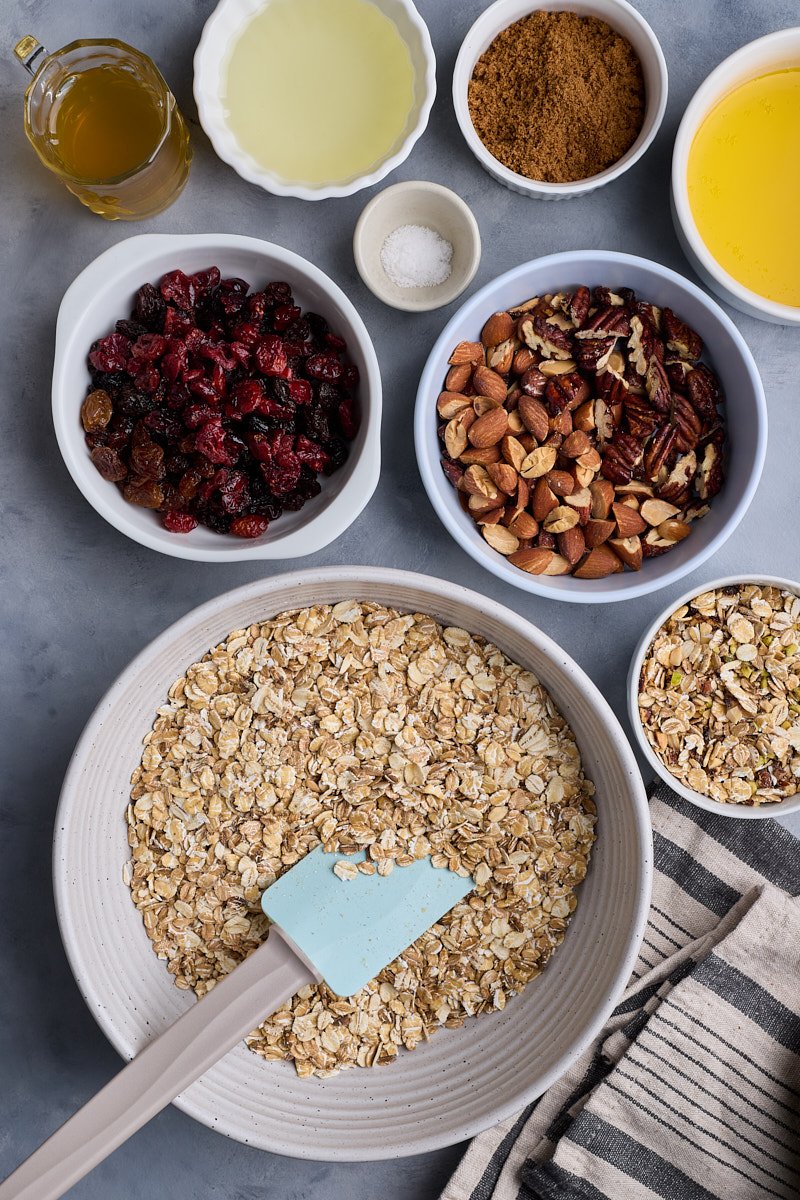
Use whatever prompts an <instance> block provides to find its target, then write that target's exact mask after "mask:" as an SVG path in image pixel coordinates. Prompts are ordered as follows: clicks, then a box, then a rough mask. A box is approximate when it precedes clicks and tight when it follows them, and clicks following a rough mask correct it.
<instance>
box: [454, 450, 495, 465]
mask: <svg viewBox="0 0 800 1200" xmlns="http://www.w3.org/2000/svg"><path fill="white" fill-rule="evenodd" d="M458 461H459V462H461V463H464V465H465V466H467V467H469V466H472V465H473V464H474V463H477V464H478V465H479V466H481V467H488V466H489V465H490V464H491V463H496V462H499V461H500V447H499V446H487V447H486V449H485V450H478V449H476V447H475V446H468V447H467V449H466V450H465V451H464V453H463V454H462V455H461V457H460V458H459V460H458Z"/></svg>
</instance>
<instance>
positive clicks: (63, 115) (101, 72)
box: [52, 66, 164, 180]
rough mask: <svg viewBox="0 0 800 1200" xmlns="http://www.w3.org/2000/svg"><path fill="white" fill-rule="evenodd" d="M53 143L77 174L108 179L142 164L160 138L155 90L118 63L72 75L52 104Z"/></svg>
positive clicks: (160, 120)
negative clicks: (60, 94) (56, 100)
mask: <svg viewBox="0 0 800 1200" xmlns="http://www.w3.org/2000/svg"><path fill="white" fill-rule="evenodd" d="M52 122H53V134H52V143H53V147H54V149H55V150H56V153H57V154H58V157H59V158H60V160H61V163H62V166H63V167H64V170H65V171H67V172H68V173H69V174H70V175H74V176H76V177H77V178H79V179H89V180H98V179H102V180H109V179H116V178H117V177H118V176H120V175H126V174H127V173H128V172H129V171H133V170H135V169H136V168H137V167H140V166H142V164H143V163H145V162H147V160H148V159H149V158H150V157H151V155H152V154H153V153H154V151H155V150H156V149H157V147H158V144H159V142H160V141H161V135H162V133H163V124H164V120H163V113H162V110H161V105H160V104H159V100H158V97H157V96H154V95H153V93H152V92H151V91H150V90H149V88H147V87H146V86H145V85H144V84H143V83H142V82H141V81H140V80H138V79H136V78H135V77H134V76H133V75H131V74H130V72H129V71H126V70H124V69H123V68H121V67H115V66H103V67H92V68H90V69H89V70H88V71H83V72H81V74H79V75H75V76H74V77H73V78H72V80H71V81H70V84H69V87H68V88H66V89H65V90H64V94H63V96H62V97H61V99H60V102H59V103H58V105H57V106H56V107H55V108H54V112H53V117H52Z"/></svg>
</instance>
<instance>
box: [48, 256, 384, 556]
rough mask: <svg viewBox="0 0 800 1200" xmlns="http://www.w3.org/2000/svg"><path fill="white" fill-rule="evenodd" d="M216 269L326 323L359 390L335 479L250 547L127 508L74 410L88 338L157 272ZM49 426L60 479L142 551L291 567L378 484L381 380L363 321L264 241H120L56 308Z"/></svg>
mask: <svg viewBox="0 0 800 1200" xmlns="http://www.w3.org/2000/svg"><path fill="white" fill-rule="evenodd" d="M212 265H214V266H217V267H219V268H220V270H221V272H222V274H223V276H225V275H238V276H240V277H241V278H243V279H246V280H247V282H248V283H250V284H251V285H253V286H254V287H263V286H264V284H265V283H268V282H270V281H274V280H286V282H287V283H288V284H290V286H291V287H292V290H293V292H294V294H295V298H296V300H297V303H298V304H300V305H301V306H302V307H303V308H306V309H308V308H311V309H313V310H314V311H316V312H319V313H321V314H322V315H323V316H324V317H327V318H328V319H329V320H330V322H331V326H332V327H333V328H334V329H335V330H336V332H337V333H340V334H341V335H342V337H343V338H345V340H346V341H347V346H348V352H349V354H350V357H351V359H352V361H353V362H354V363H355V365H356V366H357V367H358V370H359V374H360V376H361V382H360V385H359V391H358V400H359V405H360V408H361V427H360V429H359V431H358V434H357V436H356V439H355V441H354V442H353V443H352V445H351V447H350V456H349V458H348V460H347V462H346V463H345V464H344V466H343V467H342V468H341V470H340V471H337V472H336V474H335V475H332V476H331V477H330V479H324V480H323V481H322V491H321V493H320V495H319V496H315V497H314V498H313V499H312V500H309V502H308V503H307V504H305V505H304V506H303V508H302V509H301V510H300V511H299V512H294V513H290V512H287V513H284V514H283V515H282V516H281V517H280V519H279V520H277V521H275V522H274V523H273V524H272V525H270V527H269V529H268V530H267V532H266V533H265V534H263V535H262V536H261V537H260V538H253V539H252V540H251V539H249V538H237V537H233V536H231V535H229V534H219V533H213V532H212V531H211V530H210V529H206V527H205V526H203V525H198V527H197V528H196V529H193V530H192V532H191V533H170V532H169V531H168V530H166V529H164V527H163V526H162V525H161V523H160V521H159V519H158V515H157V514H156V513H154V512H151V511H150V510H149V509H145V508H138V507H137V506H136V505H135V504H128V502H127V500H125V499H124V497H123V495H122V493H121V492H120V490H119V488H118V487H117V486H116V484H114V483H108V482H107V481H106V480H105V479H103V478H102V477H101V475H100V473H99V471H97V469H96V468H95V466H94V464H93V463H92V461H91V459H90V458H89V452H88V450H87V449H86V444H85V441H84V433H83V429H82V427H81V422H80V407H81V403H82V402H83V398H84V396H85V394H86V387H87V384H88V383H89V371H88V368H87V365H86V356H87V354H88V352H89V347H90V346H91V344H92V342H93V341H95V340H96V339H97V338H100V337H103V336H104V335H105V334H107V333H109V332H111V331H112V330H113V328H114V321H115V320H117V319H118V318H119V317H127V316H128V314H129V313H130V310H131V303H132V301H133V297H134V296H135V294H136V292H137V290H138V289H139V288H140V287H141V285H142V284H143V283H153V282H155V281H156V280H158V279H160V278H161V276H162V275H164V274H165V273H166V272H167V271H173V270H175V269H176V268H179V269H180V270H182V271H185V272H187V274H191V273H192V272H193V271H199V270H202V269H203V268H205V267H210V266H212ZM53 423H54V425H55V430H56V438H57V440H58V447H59V450H60V451H61V454H62V457H63V459H64V462H65V463H66V465H67V468H68V470H69V473H70V475H71V476H72V478H73V479H74V481H75V483H76V484H77V486H78V487H79V488H80V490H81V491H82V492H83V495H84V496H85V497H86V499H87V500H88V501H89V503H90V504H91V505H92V507H93V508H95V509H96V510H97V512H99V513H100V516H101V517H104V518H105V519H106V521H108V522H109V523H110V524H111V525H113V526H114V528H115V529H118V530H119V531H120V533H124V534H125V536H126V537H129V538H133V540H134V541H135V542H139V543H140V544H141V545H142V546H149V547H150V549H151V550H159V551H160V552H161V553H162V554H170V555H172V556H173V557H174V558H188V559H192V560H194V561H195V562H240V561H241V560H243V559H256V558H261V559H275V558H298V557H300V556H301V555H305V554H313V553H315V551H317V550H321V549H322V548H323V546H327V545H329V543H330V542H332V541H334V539H335V538H337V537H339V535H340V534H342V533H344V531H345V529H347V528H348V526H349V525H351V524H352V523H353V521H355V519H356V517H357V516H358V514H359V513H360V512H361V511H362V509H363V508H364V507H365V505H366V504H367V503H368V501H369V499H370V497H371V495H372V493H373V492H374V491H375V488H376V486H377V483H378V476H379V474H380V463H381V444H380V442H381V433H380V430H381V376H380V370H379V367H378V359H377V357H376V355H375V350H374V347H373V345H372V341H371V339H370V336H369V334H368V333H367V330H366V327H365V325H364V322H363V321H362V320H361V318H360V316H359V315H358V313H357V312H356V310H355V308H354V307H353V305H352V304H351V303H350V301H349V300H348V299H347V297H346V296H345V294H344V292H343V291H342V290H341V288H339V287H337V285H336V284H335V283H334V282H333V280H332V279H329V278H328V276H327V275H325V274H323V272H322V271H320V270H319V268H318V267H315V266H314V265H313V264H312V263H310V262H307V261H306V260H305V259H304V258H301V257H300V256H299V254H293V253H292V251H291V250H284V249H283V247H281V246H275V245H273V244H272V243H270V242H262V241H260V240H259V239H258V238H251V237H240V236H238V235H237V234H230V233H223V234H214V233H203V234H186V235H184V234H143V235H140V236H139V237H131V238H126V239H125V241H123V242H118V243H117V244H116V245H115V246H112V247H111V249H110V250H106V251H105V253H104V254H101V255H100V256H99V258H96V259H95V260H94V262H91V263H90V264H89V266H88V267H86V268H85V269H84V270H83V271H81V273H80V275H79V276H78V277H77V279H76V280H75V281H74V282H73V283H72V284H71V285H70V287H69V288H68V289H67V291H66V293H65V294H64V299H63V300H62V301H61V307H60V308H59V310H58V321H57V324H56V350H55V362H54V364H53Z"/></svg>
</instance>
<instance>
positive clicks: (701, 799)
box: [628, 575, 800, 819]
mask: <svg viewBox="0 0 800 1200" xmlns="http://www.w3.org/2000/svg"><path fill="white" fill-rule="evenodd" d="M748 583H755V584H766V585H769V586H771V587H778V588H781V589H782V590H783V591H785V592H793V593H794V594H795V595H797V596H800V584H798V583H795V582H794V580H791V579H782V578H780V577H778V576H776V575H726V576H725V577H724V578H723V579H712V580H710V582H709V583H706V584H704V585H703V587H697V586H695V587H693V588H692V589H691V591H689V592H684V594H683V595H682V596H678V597H677V599H675V600H672V601H671V602H670V604H669V606H668V607H667V608H665V609H664V611H663V612H662V613H659V615H658V616H657V617H656V619H655V620H654V621H652V622H651V624H650V625H648V627H647V629H646V630H645V631H644V633H643V634H642V636H641V639H640V640H639V644H638V645H637V647H636V649H635V651H634V653H633V658H632V659H631V665H630V669H629V670H628V717H629V719H630V723H631V728H632V729H633V732H634V735H635V737H636V741H637V744H638V746H639V749H640V750H641V752H642V754H643V755H644V757H645V758H646V759H647V762H648V763H649V764H650V766H651V767H652V768H653V770H654V771H655V772H656V773H657V774H658V775H660V776H661V778H662V779H663V780H664V782H665V783H666V784H668V785H669V786H670V787H671V788H672V790H673V792H677V793H678V795H679V796H683V798H684V800H688V801H689V802H690V803H691V804H696V805H697V807H698V808H704V809H705V810H706V811H707V812H713V813H719V815H720V816H722V817H744V818H749V819H757V818H759V817H762V818H763V817H788V815H789V813H793V812H798V811H800V792H798V793H797V795H795V796H789V797H788V798H787V799H786V800H781V801H779V802H778V803H777V804H759V805H758V806H757V807H755V806H754V807H751V806H750V805H747V804H721V803H720V802H719V801H718V800H712V799H711V797H710V796H704V795H703V794H702V793H701V792H696V791H695V790H694V789H693V788H690V787H686V785H685V784H683V783H681V781H680V780H679V779H676V778H675V776H674V775H672V774H671V773H670V771H669V768H668V767H667V766H666V765H665V764H664V763H663V762H662V761H661V759H660V758H659V757H658V755H657V754H656V752H655V750H654V749H653V747H652V746H651V745H650V743H649V741H648V740H647V736H646V734H645V732H644V727H643V725H642V720H641V717H640V716H639V675H640V673H641V670H642V665H643V663H644V660H645V657H646V656H647V651H648V650H649V649H650V643H651V642H652V640H653V638H654V637H655V636H656V634H657V633H658V631H659V629H660V628H661V626H662V625H663V624H664V623H665V621H668V620H669V618H670V617H671V616H672V614H673V613H674V612H676V611H677V610H678V609H679V608H680V607H681V605H683V604H686V603H687V601H689V600H694V598H695V597H696V596H702V595H703V593H704V592H713V591H716V590H717V589H718V588H724V587H730V586H732V585H735V586H744V585H745V584H748Z"/></svg>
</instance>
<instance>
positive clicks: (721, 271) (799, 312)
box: [672, 27, 800, 325]
mask: <svg viewBox="0 0 800 1200" xmlns="http://www.w3.org/2000/svg"><path fill="white" fill-rule="evenodd" d="M798 66H800V27H798V28H795V29H779V30H777V32H776V33H769V34H767V36H766V37H762V38H758V39H757V40H756V41H754V42H749V43H748V44H747V45H746V46H742V47H741V48H740V49H739V50H737V51H736V52H735V54H731V55H730V56H729V57H728V58H726V59H725V60H724V61H723V62H721V63H720V64H719V66H718V67H716V68H715V69H714V70H713V71H712V72H711V74H710V75H709V76H708V78H707V79H706V80H705V81H704V82H703V83H702V84H701V85H700V87H699V88H698V89H697V91H696V92H695V94H694V96H693V97H692V99H691V100H690V101H689V106H688V108H687V109H686V112H685V113H684V114H683V119H682V120H681V123H680V126H679V128H678V133H677V135H676V138H675V149H674V150H673V152H672V220H673V223H674V225H675V232H676V234H677V235H678V241H679V242H680V244H681V246H682V248H683V251H684V254H685V255H686V257H687V258H688V259H689V262H690V263H691V264H692V266H693V267H694V269H695V271H696V272H697V274H698V275H699V276H700V278H701V279H702V280H703V282H704V283H705V284H706V285H707V286H708V287H710V288H711V290H712V291H713V292H716V293H717V295H718V296H721V297H722V299H723V300H725V301H726V302H727V303H728V304H732V305H733V307H734V308H738V309H739V310H740V311H741V312H743V313H747V314H748V316H751V317H757V318H759V320H761V321H772V322H773V323H775V324H777V325H800V307H797V306H796V305H792V304H781V303H780V302H778V301H777V300H768V299H767V297H766V296H760V295H759V294H758V292H754V291H753V290H752V289H751V288H748V287H745V286H744V284H742V283H740V282H739V280H738V279H735V278H734V276H733V275H731V274H730V272H729V271H726V270H725V268H724V267H722V266H721V265H720V264H719V263H718V262H717V260H716V259H715V258H714V256H713V254H712V253H711V251H710V250H709V249H708V247H707V246H706V244H705V242H704V241H703V239H702V237H701V236H700V231H699V229H698V228H697V223H696V222H695V219H694V216H693V215H692V208H691V205H690V203H689V188H688V184H687V174H686V172H687V168H688V164H689V151H690V150H691V148H692V142H693V141H694V137H695V134H696V133H697V131H698V129H699V128H700V125H701V124H702V122H703V120H704V119H705V117H706V116H707V115H708V113H709V112H710V111H711V109H712V108H713V107H714V105H715V104H717V103H718V102H719V101H720V100H722V99H723V98H724V97H725V96H727V95H728V93H729V92H731V91H733V89H734V88H736V87H738V86H739V84H741V83H746V82H747V80H748V79H755V78H756V77H757V76H759V75H764V74H766V72H768V71H780V70H783V69H785V68H787V67H795V68H796V67H798ZM753 219H754V220H755V219H757V218H756V216H755V215H754V218H753Z"/></svg>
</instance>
